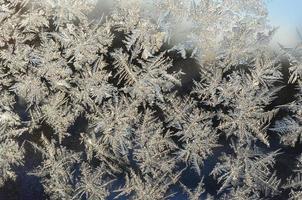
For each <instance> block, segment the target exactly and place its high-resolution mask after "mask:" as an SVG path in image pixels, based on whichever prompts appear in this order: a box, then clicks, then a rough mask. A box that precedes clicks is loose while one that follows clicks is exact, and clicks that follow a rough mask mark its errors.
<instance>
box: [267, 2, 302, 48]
mask: <svg viewBox="0 0 302 200" xmlns="http://www.w3.org/2000/svg"><path fill="white" fill-rule="evenodd" d="M267 6H268V14H269V20H270V22H271V24H272V25H273V26H275V27H279V29H278V30H277V32H276V34H275V36H274V38H273V41H272V45H273V46H275V47H277V46H278V43H280V44H282V45H283V46H285V47H293V46H295V45H296V44H297V43H298V42H302V41H301V40H302V38H299V35H298V33H297V30H299V31H300V33H301V35H302V0H268V1H267Z"/></svg>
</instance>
